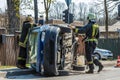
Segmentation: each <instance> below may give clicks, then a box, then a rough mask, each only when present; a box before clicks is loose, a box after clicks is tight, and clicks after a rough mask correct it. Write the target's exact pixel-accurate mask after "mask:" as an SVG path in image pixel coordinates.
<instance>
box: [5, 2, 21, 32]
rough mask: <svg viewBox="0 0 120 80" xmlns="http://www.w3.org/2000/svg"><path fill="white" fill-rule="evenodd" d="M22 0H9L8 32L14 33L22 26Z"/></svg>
mask: <svg viewBox="0 0 120 80" xmlns="http://www.w3.org/2000/svg"><path fill="white" fill-rule="evenodd" d="M19 6H20V0H7V10H8V26H9V27H8V32H9V33H14V32H15V30H17V29H19V27H20V14H19Z"/></svg>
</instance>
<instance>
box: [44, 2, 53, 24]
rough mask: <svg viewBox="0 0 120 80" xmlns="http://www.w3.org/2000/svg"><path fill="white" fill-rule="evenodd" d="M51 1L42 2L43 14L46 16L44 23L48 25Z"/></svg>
mask: <svg viewBox="0 0 120 80" xmlns="http://www.w3.org/2000/svg"><path fill="white" fill-rule="evenodd" d="M52 2H53V0H44V7H45V14H46V23H48V12H49V9H50V6H51V3H52Z"/></svg>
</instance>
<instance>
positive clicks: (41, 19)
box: [38, 15, 45, 26]
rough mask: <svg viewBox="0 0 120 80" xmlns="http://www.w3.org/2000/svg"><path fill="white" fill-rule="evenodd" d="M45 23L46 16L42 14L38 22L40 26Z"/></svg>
mask: <svg viewBox="0 0 120 80" xmlns="http://www.w3.org/2000/svg"><path fill="white" fill-rule="evenodd" d="M44 23H45V22H44V18H43V16H42V15H41V16H40V19H39V22H38V25H39V26H42V25H44Z"/></svg>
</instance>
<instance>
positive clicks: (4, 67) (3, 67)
mask: <svg viewBox="0 0 120 80" xmlns="http://www.w3.org/2000/svg"><path fill="white" fill-rule="evenodd" d="M14 67H15V66H0V69H6V68H14Z"/></svg>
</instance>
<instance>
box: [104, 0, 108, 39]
mask: <svg viewBox="0 0 120 80" xmlns="http://www.w3.org/2000/svg"><path fill="white" fill-rule="evenodd" d="M104 7H105V30H106V38H108V9H107V2H106V0H104Z"/></svg>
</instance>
